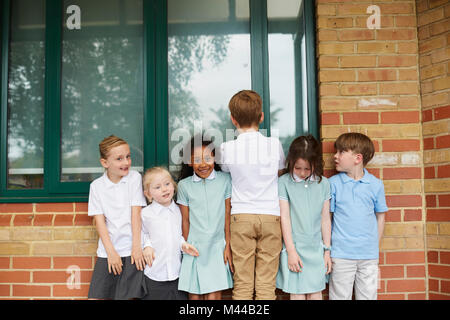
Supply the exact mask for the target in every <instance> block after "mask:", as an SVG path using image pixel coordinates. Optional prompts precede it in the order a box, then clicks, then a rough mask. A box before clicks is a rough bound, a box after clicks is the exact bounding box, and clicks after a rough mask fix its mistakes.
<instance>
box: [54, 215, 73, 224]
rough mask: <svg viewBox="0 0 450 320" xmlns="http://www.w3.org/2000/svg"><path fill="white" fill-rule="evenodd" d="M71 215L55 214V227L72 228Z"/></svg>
mask: <svg viewBox="0 0 450 320" xmlns="http://www.w3.org/2000/svg"><path fill="white" fill-rule="evenodd" d="M73 217H74V215H73V214H57V215H55V221H54V222H53V225H55V226H73Z"/></svg>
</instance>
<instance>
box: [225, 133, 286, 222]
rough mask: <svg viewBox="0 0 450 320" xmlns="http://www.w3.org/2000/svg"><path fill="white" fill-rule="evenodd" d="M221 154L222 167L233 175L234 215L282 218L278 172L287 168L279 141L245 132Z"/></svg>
mask: <svg viewBox="0 0 450 320" xmlns="http://www.w3.org/2000/svg"><path fill="white" fill-rule="evenodd" d="M219 151H220V153H219V155H218V159H219V163H220V164H221V168H222V170H223V171H226V172H229V173H230V175H231V184H232V193H231V214H237V213H253V214H271V215H276V216H279V215H280V205H279V199H278V170H281V169H283V168H284V167H285V157H284V152H283V147H282V145H281V143H280V141H279V140H278V138H275V137H265V136H263V135H262V134H261V133H260V132H258V131H251V132H244V133H240V134H239V136H238V137H237V139H236V140H233V141H228V142H224V143H222V144H221V146H220V150H219Z"/></svg>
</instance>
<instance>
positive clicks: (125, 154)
mask: <svg viewBox="0 0 450 320" xmlns="http://www.w3.org/2000/svg"><path fill="white" fill-rule="evenodd" d="M99 149H100V163H101V165H102V166H103V167H104V168H105V169H106V170H105V173H104V174H103V175H102V176H101V177H99V178H97V179H95V180H94V181H93V182H92V183H91V185H90V190H89V203H88V215H89V216H94V219H95V224H96V227H97V231H98V234H99V237H100V239H99V241H98V249H97V256H98V258H97V262H96V264H95V268H94V272H93V274H92V279H91V285H90V287H89V293H88V298H90V299H133V298H141V297H143V296H144V295H145V294H146V293H147V290H146V287H145V281H144V273H143V270H144V267H145V260H144V256H143V253H142V240H141V216H140V215H141V209H142V207H143V206H146V205H147V203H146V201H145V198H144V194H143V192H142V179H141V175H140V174H139V173H138V172H136V171H133V170H130V167H131V155H130V147H129V146H128V143H127V142H126V141H125V140H123V139H120V138H118V137H116V136H113V135H111V136H109V137H107V138H105V139H103V140H102V142H101V143H100V144H99Z"/></svg>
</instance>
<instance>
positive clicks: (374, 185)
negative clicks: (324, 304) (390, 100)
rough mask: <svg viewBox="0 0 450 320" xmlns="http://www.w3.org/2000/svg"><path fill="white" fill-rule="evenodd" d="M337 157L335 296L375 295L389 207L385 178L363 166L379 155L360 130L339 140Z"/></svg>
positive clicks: (331, 289) (331, 291)
mask: <svg viewBox="0 0 450 320" xmlns="http://www.w3.org/2000/svg"><path fill="white" fill-rule="evenodd" d="M335 148H336V151H337V152H336V154H335V155H334V162H335V164H336V170H337V171H339V172H340V173H339V174H337V175H335V176H333V177H331V178H330V179H329V182H330V185H331V201H330V211H331V212H333V223H332V230H331V260H332V273H331V276H330V287H329V296H330V300H350V299H352V293H353V284H354V287H355V298H356V300H376V299H377V288H378V258H379V243H380V240H381V237H382V235H383V229H384V214H385V212H386V211H388V208H387V206H386V199H385V195H384V185H383V182H382V181H381V180H379V179H377V178H376V177H375V176H373V175H371V174H370V173H369V172H368V171H367V170H366V169H365V168H364V167H365V166H366V165H367V163H368V162H369V161H370V160H371V159H372V157H373V156H374V154H375V148H374V145H373V142H372V141H371V140H370V138H369V137H367V136H365V135H363V134H361V133H355V132H351V133H345V134H342V135H340V136H339V138H338V139H337V140H336V142H335Z"/></svg>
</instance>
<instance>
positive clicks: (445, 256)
mask: <svg viewBox="0 0 450 320" xmlns="http://www.w3.org/2000/svg"><path fill="white" fill-rule="evenodd" d="M439 261H440V263H441V264H450V252H446V251H441V252H440V253H439Z"/></svg>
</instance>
